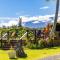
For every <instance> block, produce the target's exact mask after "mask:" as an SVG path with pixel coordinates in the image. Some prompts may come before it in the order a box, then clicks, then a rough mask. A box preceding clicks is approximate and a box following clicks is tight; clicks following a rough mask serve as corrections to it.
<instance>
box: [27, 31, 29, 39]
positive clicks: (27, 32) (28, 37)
mask: <svg viewBox="0 0 60 60" xmlns="http://www.w3.org/2000/svg"><path fill="white" fill-rule="evenodd" d="M28 32H29V31H28V30H27V39H28V38H29V36H28Z"/></svg>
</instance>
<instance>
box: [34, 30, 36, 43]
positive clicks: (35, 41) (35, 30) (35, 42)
mask: <svg viewBox="0 0 60 60" xmlns="http://www.w3.org/2000/svg"><path fill="white" fill-rule="evenodd" d="M34 31H35V43H36V30H34Z"/></svg>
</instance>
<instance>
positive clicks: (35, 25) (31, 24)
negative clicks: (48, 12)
mask: <svg viewBox="0 0 60 60" xmlns="http://www.w3.org/2000/svg"><path fill="white" fill-rule="evenodd" d="M48 23H50V21H38V20H33V21H29V22H24V23H23V24H22V26H24V27H29V28H44V27H46V26H47V24H48Z"/></svg>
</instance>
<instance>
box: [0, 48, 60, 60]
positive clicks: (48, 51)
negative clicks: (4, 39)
mask: <svg viewBox="0 0 60 60" xmlns="http://www.w3.org/2000/svg"><path fill="white" fill-rule="evenodd" d="M9 51H10V50H8V51H5V50H0V60H10V59H9V56H8V52H9ZM25 52H26V54H27V58H18V59H17V60H37V59H39V58H43V57H47V56H51V55H56V54H60V47H54V48H45V49H38V50H37V49H35V50H31V49H25Z"/></svg>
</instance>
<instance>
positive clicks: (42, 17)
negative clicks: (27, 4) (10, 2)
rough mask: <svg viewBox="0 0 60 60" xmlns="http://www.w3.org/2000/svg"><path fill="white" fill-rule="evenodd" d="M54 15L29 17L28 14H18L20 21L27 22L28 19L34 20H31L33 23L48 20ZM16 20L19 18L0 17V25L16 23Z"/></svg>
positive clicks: (59, 19)
mask: <svg viewBox="0 0 60 60" xmlns="http://www.w3.org/2000/svg"><path fill="white" fill-rule="evenodd" d="M54 16H55V14H52V15H44V16H32V17H30V16H20V17H21V18H22V22H28V21H33V20H34V21H35V22H33V23H39V21H42V22H45V21H50V17H54ZM36 20H37V21H36ZM1 21H2V22H1ZM6 21H8V22H6ZM18 21H19V18H13V17H12V18H11V17H0V27H1V26H3V25H5V26H12V25H17V24H18ZM58 22H60V14H59V18H58ZM23 25H24V24H23Z"/></svg>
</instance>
